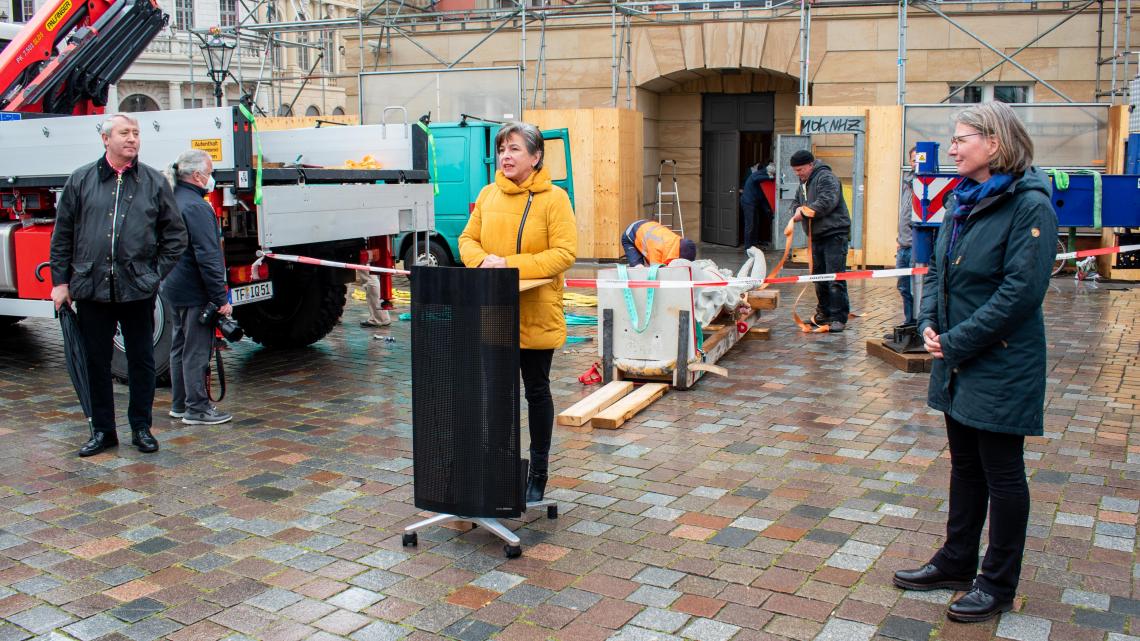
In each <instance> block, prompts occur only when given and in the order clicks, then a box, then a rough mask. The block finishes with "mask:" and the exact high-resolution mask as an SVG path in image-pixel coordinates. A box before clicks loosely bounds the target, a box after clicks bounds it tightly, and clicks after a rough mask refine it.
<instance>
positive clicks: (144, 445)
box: [131, 427, 158, 452]
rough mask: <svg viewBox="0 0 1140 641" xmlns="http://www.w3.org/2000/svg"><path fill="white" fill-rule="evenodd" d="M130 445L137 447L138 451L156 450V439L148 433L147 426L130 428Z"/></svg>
mask: <svg viewBox="0 0 1140 641" xmlns="http://www.w3.org/2000/svg"><path fill="white" fill-rule="evenodd" d="M131 434H132V436H131V445H134V446H135V447H137V448H139V451H140V452H157V451H158V441H157V440H156V439H155V438H154V435H152V434H151V433H150V428H149V427H143V428H140V429H137V430H131Z"/></svg>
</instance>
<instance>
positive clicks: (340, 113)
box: [333, 107, 344, 116]
mask: <svg viewBox="0 0 1140 641" xmlns="http://www.w3.org/2000/svg"><path fill="white" fill-rule="evenodd" d="M333 115H334V116H343V115H344V107H337V108H335V109H333Z"/></svg>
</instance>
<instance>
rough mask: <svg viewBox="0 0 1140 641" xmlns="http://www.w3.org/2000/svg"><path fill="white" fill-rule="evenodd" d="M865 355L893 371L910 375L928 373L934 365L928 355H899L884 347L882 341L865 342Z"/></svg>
mask: <svg viewBox="0 0 1140 641" xmlns="http://www.w3.org/2000/svg"><path fill="white" fill-rule="evenodd" d="M867 355H868V356H874V357H876V358H879V359H881V360H883V361H885V362H886V363H887V364H888V365H890V366H892V367H894V368H895V369H898V370H902V371H904V372H909V373H911V374H917V373H921V372H929V371H930V368H931V367H932V366H933V364H934V357H933V356H931V355H930V354H925V353H924V354H900V353H898V352H896V351H895V350H893V349H891V348H889V347H887V346H886V345H884V344H883V340H882V339H871V340H869V341H867Z"/></svg>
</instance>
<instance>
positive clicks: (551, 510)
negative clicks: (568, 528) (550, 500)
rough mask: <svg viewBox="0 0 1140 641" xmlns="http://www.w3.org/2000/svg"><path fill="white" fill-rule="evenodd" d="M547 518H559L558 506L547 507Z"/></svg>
mask: <svg viewBox="0 0 1140 641" xmlns="http://www.w3.org/2000/svg"><path fill="white" fill-rule="evenodd" d="M546 518H548V519H556V518H558V506H557V505H547V506H546Z"/></svg>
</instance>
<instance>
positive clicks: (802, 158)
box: [788, 149, 815, 167]
mask: <svg viewBox="0 0 1140 641" xmlns="http://www.w3.org/2000/svg"><path fill="white" fill-rule="evenodd" d="M813 162H815V156H813V155H811V152H810V151H808V150H807V149H801V150H799V151H797V152H796V153H794V154H792V158H791V160H789V161H788V164H790V165H791V166H793V167H799V166H801V165H810V164H812V163H813Z"/></svg>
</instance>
